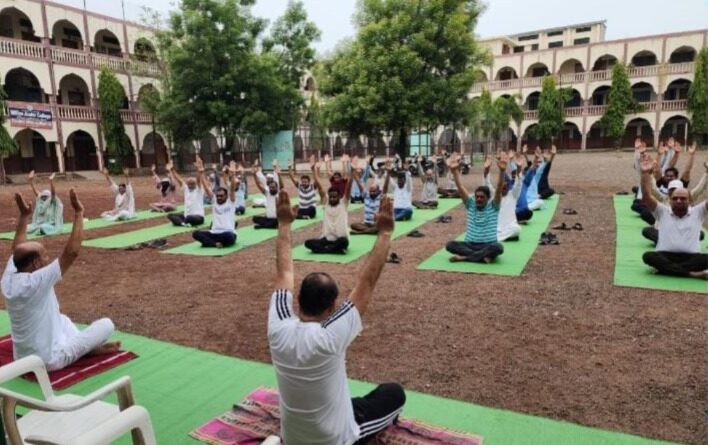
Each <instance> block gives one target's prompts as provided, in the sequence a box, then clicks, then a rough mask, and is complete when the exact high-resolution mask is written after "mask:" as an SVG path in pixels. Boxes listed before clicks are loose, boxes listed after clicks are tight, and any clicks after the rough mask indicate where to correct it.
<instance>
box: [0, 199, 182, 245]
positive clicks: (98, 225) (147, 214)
mask: <svg viewBox="0 0 708 445" xmlns="http://www.w3.org/2000/svg"><path fill="white" fill-rule="evenodd" d="M177 209H178V210H181V209H182V206H180V207H178V208H177ZM161 216H162V217H164V216H165V214H164V213H159V212H152V211H150V210H141V211H139V212H136V213H135V218H133V219H129V220H126V221H106V220H104V219H102V218H95V219H91V220H89V221H85V222H84V231H86V230H93V229H102V228H104V227H110V226H115V225H117V224H125V223H131V222H135V221H144V220H146V219H153V218H159V217H161ZM73 226H74V224H73V223H65V224H64V229H63V230H62V232H61V233H57V234H56V235H62V234H68V233H71V229H72V227H73ZM56 235H28V236H27V239H37V238H44V237H45V236H56ZM14 238H15V231H14V230H13V231H12V232H2V233H0V239H4V240H12V239H14Z"/></svg>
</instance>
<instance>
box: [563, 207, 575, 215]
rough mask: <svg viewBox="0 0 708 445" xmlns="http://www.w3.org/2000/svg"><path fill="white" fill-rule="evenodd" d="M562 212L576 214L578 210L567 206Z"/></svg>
mask: <svg viewBox="0 0 708 445" xmlns="http://www.w3.org/2000/svg"><path fill="white" fill-rule="evenodd" d="M563 214H564V215H577V214H578V212H577V210H575V209H571V208H567V209H563Z"/></svg>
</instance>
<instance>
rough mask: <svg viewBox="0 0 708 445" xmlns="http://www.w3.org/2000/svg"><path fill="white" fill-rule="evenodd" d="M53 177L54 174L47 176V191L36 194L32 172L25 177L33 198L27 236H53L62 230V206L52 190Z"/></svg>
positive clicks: (55, 192) (54, 190)
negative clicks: (32, 210) (32, 209)
mask: <svg viewBox="0 0 708 445" xmlns="http://www.w3.org/2000/svg"><path fill="white" fill-rule="evenodd" d="M54 176H55V174H54V173H52V174H51V175H49V190H42V191H41V192H37V189H36V188H35V186H34V170H32V171H31V172H29V175H28V176H27V180H28V181H29V184H30V187H31V188H32V193H33V194H34V196H35V203H34V212H33V213H32V222H31V223H30V224H29V226H27V234H28V235H55V234H57V233H61V232H62V230H63V229H64V204H63V203H62V202H61V199H59V197H58V196H57V191H56V189H55V188H54Z"/></svg>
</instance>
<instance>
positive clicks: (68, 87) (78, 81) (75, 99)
mask: <svg viewBox="0 0 708 445" xmlns="http://www.w3.org/2000/svg"><path fill="white" fill-rule="evenodd" d="M57 103H58V104H60V105H75V106H83V107H86V106H89V105H91V93H89V88H88V85H86V82H84V79H82V78H81V77H79V76H77V75H76V74H67V75H66V76H64V77H62V78H61V80H60V81H59V95H58V97H57Z"/></svg>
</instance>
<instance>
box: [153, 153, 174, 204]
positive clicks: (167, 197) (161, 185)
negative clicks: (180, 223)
mask: <svg viewBox="0 0 708 445" xmlns="http://www.w3.org/2000/svg"><path fill="white" fill-rule="evenodd" d="M150 172H152V177H153V179H154V180H155V188H157V190H159V191H160V200H159V201H157V202H151V203H150V210H152V211H153V212H161V213H167V212H172V211H174V210H175V209H176V208H177V198H176V196H175V190H176V189H177V187H175V182H174V180H172V174H171V173H170V171H169V170H167V176H165V177H164V178H160V177H159V176H158V175H157V167H155V164H152V166H151V167H150Z"/></svg>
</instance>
